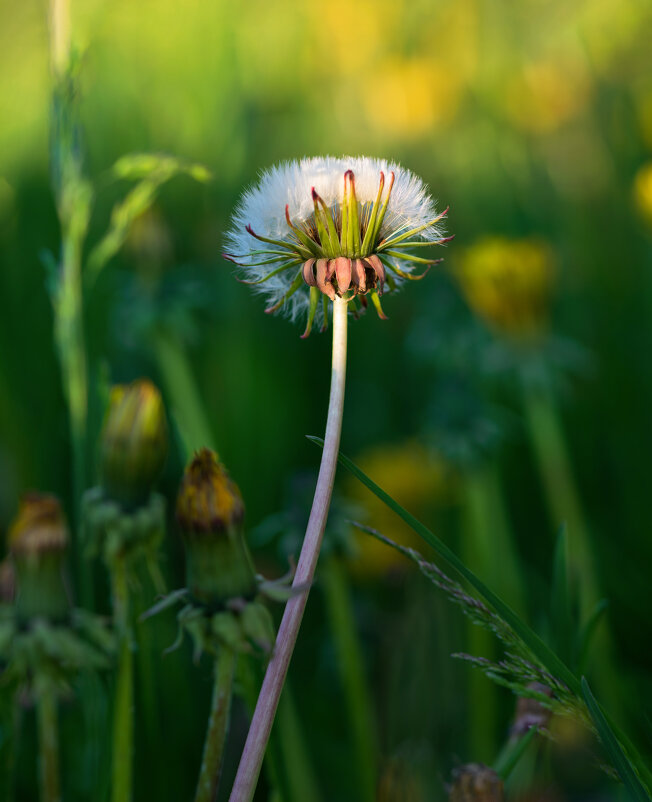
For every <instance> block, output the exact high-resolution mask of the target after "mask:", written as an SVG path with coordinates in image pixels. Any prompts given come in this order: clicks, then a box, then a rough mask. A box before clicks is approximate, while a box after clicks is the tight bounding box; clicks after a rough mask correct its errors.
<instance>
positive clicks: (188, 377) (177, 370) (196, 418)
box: [154, 329, 217, 459]
mask: <svg viewBox="0 0 652 802" xmlns="http://www.w3.org/2000/svg"><path fill="white" fill-rule="evenodd" d="M154 350H155V352H156V356H157V361H158V366H159V370H160V371H161V375H162V377H163V382H164V384H165V390H166V395H167V397H168V399H169V403H170V409H171V411H172V415H173V418H174V420H175V422H176V424H177V428H178V430H179V435H180V437H181V441H182V445H183V450H184V451H185V453H186V459H190V458H191V457H192V455H193V453H194V452H195V451H196V450H197V449H199V448H202V447H206V448H210V449H211V451H215V452H216V453H217V449H216V448H215V438H214V436H213V433H212V432H211V427H210V424H209V422H208V418H207V416H206V411H205V409H204V406H203V404H202V401H201V398H200V396H199V393H198V392H197V383H196V382H195V379H194V377H193V375H192V372H191V369H190V365H189V363H188V359H187V357H186V354H185V353H184V351H183V348H182V346H181V345H180V344H179V342H178V340H176V339H175V338H174V337H172V336H171V335H170V334H169V333H168V332H166V331H163V330H162V329H159V330H157V331H156V332H155V333H154Z"/></svg>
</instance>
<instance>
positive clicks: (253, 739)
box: [230, 297, 347, 802]
mask: <svg viewBox="0 0 652 802" xmlns="http://www.w3.org/2000/svg"><path fill="white" fill-rule="evenodd" d="M346 328H347V302H346V301H345V300H343V299H342V298H339V297H336V298H335V300H334V301H333V359H332V371H331V390H330V399H329V403H328V415H327V419H326V434H325V437H324V450H323V452H322V459H321V465H320V467H319V476H318V478H317V486H316V488H315V496H314V499H313V503H312V509H311V511H310V518H309V519H308V526H307V528H306V534H305V537H304V540H303V545H302V547H301V554H300V556H299V563H298V565H297V571H296V574H295V576H294V582H293V583H292V586H293V587H294V588H295V589H300V588H303V589H304V590H303V592H302V593H299V594H298V595H297V596H294V597H293V598H291V599H290V600H289V601H288V603H287V604H286V606H285V611H284V613H283V620H282V621H281V626H280V627H279V631H278V635H277V638H276V646H275V648H274V654H273V656H272V659H271V660H270V662H269V665H268V666H267V671H266V673H265V679H264V680H263V685H262V688H261V691H260V695H259V697H258V703H257V704H256V710H255V711H254V715H253V719H252V721H251V727H250V728H249V734H248V736H247V741H246V743H245V747H244V751H243V753H242V758H241V760H240V765H239V766H238V773H237V775H236V778H235V783H234V784H233V790H232V791H231V797H230V800H231V802H250V801H251V799H252V798H253V795H254V791H255V790H256V783H257V782H258V775H259V774H260V767H261V765H262V762H263V756H264V754H265V748H266V746H267V741H268V740H269V734H270V731H271V729H272V724H273V722H274V716H275V714H276V708H277V706H278V702H279V698H280V696H281V691H282V690H283V683H284V681H285V676H286V674H287V671H288V667H289V665H290V659H291V657H292V652H293V651H294V646H295V644H296V641H297V636H298V634H299V627H300V626H301V619H302V618H303V613H304V610H305V608H306V602H307V601H308V587H306V586H309V585H310V584H311V583H312V580H313V577H314V575H315V568H316V567H317V560H318V558H319V549H320V546H321V541H322V536H323V534H324V527H325V525H326V518H327V516H328V508H329V506H330V499H331V493H332V490H333V481H334V479H335V469H336V466H337V454H338V448H339V444H340V434H341V431H342V412H343V409H344V385H345V379H346V334H347V331H346Z"/></svg>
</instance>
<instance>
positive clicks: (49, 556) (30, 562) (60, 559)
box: [8, 493, 70, 623]
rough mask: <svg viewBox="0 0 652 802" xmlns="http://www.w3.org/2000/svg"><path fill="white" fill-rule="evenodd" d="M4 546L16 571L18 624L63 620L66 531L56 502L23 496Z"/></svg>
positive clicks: (65, 612) (66, 605)
mask: <svg viewBox="0 0 652 802" xmlns="http://www.w3.org/2000/svg"><path fill="white" fill-rule="evenodd" d="M8 545H9V550H10V552H11V556H12V558H13V563H14V566H15V569H16V577H15V579H16V613H17V616H18V618H19V620H20V621H22V622H23V623H26V622H28V621H31V620H32V619H35V618H46V619H48V620H51V621H59V620H62V619H64V618H65V617H66V616H67V615H68V613H69V610H70V602H69V599H68V593H67V591H66V586H65V582H64V578H63V570H64V557H65V552H66V548H67V546H68V528H67V526H66V522H65V519H64V516H63V512H62V510H61V506H60V504H59V501H58V500H57V499H56V498H55V497H54V496H50V495H46V494H41V493H27V494H26V495H25V496H23V498H22V499H21V502H20V507H19V509H18V514H17V516H16V518H15V520H14V522H13V523H12V525H11V527H10V529H9V536H8Z"/></svg>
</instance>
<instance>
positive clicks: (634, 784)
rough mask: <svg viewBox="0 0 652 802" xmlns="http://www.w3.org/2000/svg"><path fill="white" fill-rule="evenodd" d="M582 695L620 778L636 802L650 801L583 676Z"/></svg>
mask: <svg viewBox="0 0 652 802" xmlns="http://www.w3.org/2000/svg"><path fill="white" fill-rule="evenodd" d="M582 695H583V696H584V701H585V702H586V706H587V707H588V708H589V713H590V714H591V718H592V719H593V723H594V724H595V728H596V729H597V731H598V735H599V736H600V740H601V741H602V745H603V746H604V748H605V751H606V752H607V754H608V755H609V759H610V760H611V762H612V764H613V766H614V767H615V769H616V771H617V772H618V774H619V776H620V779H621V780H622V781H623V784H624V786H625V788H627V791H628V792H629V795H630V796H631V798H632V799H633V800H635V802H649V800H650V795H649V794H648V793H647V791H646V790H645V788H644V787H643V784H642V783H641V781H640V780H639V778H638V775H637V774H636V772H635V771H634V769H633V767H632V764H631V761H630V759H629V757H628V756H627V755H626V754H625V752H624V750H623V748H622V746H621V745H620V743H619V742H618V738H616V736H615V734H614V732H613V731H612V729H611V727H610V726H609V723H608V722H607V719H606V717H605V715H604V713H603V712H602V709H601V708H600V705H599V704H598V703H597V701H596V699H595V696H593V693H592V692H591V688H590V687H589V683H588V682H587V681H586V677H582Z"/></svg>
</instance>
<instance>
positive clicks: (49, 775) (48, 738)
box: [36, 682, 61, 802]
mask: <svg viewBox="0 0 652 802" xmlns="http://www.w3.org/2000/svg"><path fill="white" fill-rule="evenodd" d="M36 715H37V718H38V736H39V753H40V784H41V802H60V800H61V788H60V785H59V736H58V732H57V696H56V691H55V689H54V688H53V687H52V685H51V683H49V682H47V683H44V687H43V688H41V690H40V692H39V695H38V701H37V705H36Z"/></svg>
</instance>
